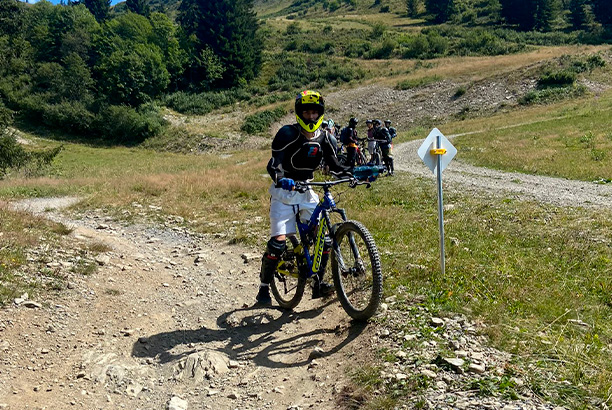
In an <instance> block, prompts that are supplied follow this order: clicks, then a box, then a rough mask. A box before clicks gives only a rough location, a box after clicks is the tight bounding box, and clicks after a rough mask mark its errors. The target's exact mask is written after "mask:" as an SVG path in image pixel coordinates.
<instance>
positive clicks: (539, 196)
mask: <svg viewBox="0 0 612 410" xmlns="http://www.w3.org/2000/svg"><path fill="white" fill-rule="evenodd" d="M447 138H448V139H449V140H452V138H453V136H447ZM422 143H423V141H422V140H418V141H410V142H406V143H403V144H398V145H397V146H396V147H394V152H393V154H394V158H395V168H396V169H397V170H400V171H406V172H410V173H412V174H415V175H418V176H422V177H426V178H431V179H434V180H435V175H433V173H432V172H431V170H430V169H429V168H428V167H427V166H426V165H425V164H424V163H423V161H422V160H421V158H419V156H418V155H417V150H418V148H419V147H420V146H421V144H422ZM442 179H443V182H444V184H445V186H446V187H449V188H450V189H461V190H465V189H469V190H472V191H475V192H482V191H489V192H490V191H493V192H498V193H500V194H502V195H507V196H510V197H513V198H516V199H521V200H525V199H527V200H535V201H540V202H546V203H550V204H553V205H557V206H576V207H612V184H606V185H602V184H596V183H594V182H583V181H571V180H568V179H563V178H552V177H547V176H541V175H527V174H521V173H518V172H503V171H496V170H493V169H488V168H483V167H475V166H473V165H469V164H466V163H463V162H462V161H461V159H460V158H459V157H458V156H456V157H455V158H454V159H453V161H452V162H451V163H450V164H449V165H448V167H447V168H446V169H445V170H444V172H443V175H442Z"/></svg>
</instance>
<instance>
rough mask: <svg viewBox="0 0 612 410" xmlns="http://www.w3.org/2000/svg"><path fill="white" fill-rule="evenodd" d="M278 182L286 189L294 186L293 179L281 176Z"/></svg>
mask: <svg viewBox="0 0 612 410" xmlns="http://www.w3.org/2000/svg"><path fill="white" fill-rule="evenodd" d="M278 184H279V185H280V187H281V188H283V189H286V190H287V191H293V188H295V181H294V180H293V179H291V178H281V179H280V181H278Z"/></svg>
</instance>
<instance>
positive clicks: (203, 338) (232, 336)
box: [132, 301, 367, 368]
mask: <svg viewBox="0 0 612 410" xmlns="http://www.w3.org/2000/svg"><path fill="white" fill-rule="evenodd" d="M331 303H332V301H329V302H328V303H327V304H326V305H328V304H331ZM326 305H325V306H326ZM325 306H323V307H325ZM323 307H317V308H314V309H310V310H306V311H301V312H290V311H284V310H281V312H282V313H281V315H280V316H278V317H276V315H273V314H272V313H273V312H274V310H262V309H254V308H243V309H235V310H232V311H229V312H226V313H224V314H222V315H221V316H219V317H218V318H217V326H218V327H219V329H208V328H206V327H202V328H199V329H192V330H184V329H181V330H175V331H171V332H164V333H158V334H156V335H152V336H149V337H147V338H146V339H145V340H142V341H141V340H139V341H137V342H136V343H134V345H133V347H132V356H133V357H142V358H145V357H150V358H156V359H157V360H158V361H159V362H160V363H162V364H163V363H169V362H174V361H179V360H180V359H181V358H183V357H186V356H189V355H190V354H192V353H196V352H198V351H202V350H203V349H208V350H216V351H219V352H223V353H225V354H226V355H227V356H228V357H229V358H230V359H232V360H252V361H254V362H255V363H256V364H257V365H258V366H265V367H271V368H286V367H299V366H304V365H306V364H308V363H309V361H310V360H309V358H308V353H309V352H310V351H311V349H314V347H316V346H319V345H320V344H321V342H322V341H323V339H322V338H321V337H317V336H322V335H324V334H326V333H337V332H338V328H339V326H337V323H330V322H325V321H322V322H321V323H320V325H319V324H317V329H316V330H310V331H306V332H302V333H301V332H299V331H294V332H293V333H292V334H291V335H287V333H285V331H283V327H284V326H285V325H288V324H289V323H291V322H293V321H296V320H297V321H306V320H313V319H315V318H317V317H318V316H319V315H321V313H323ZM248 312H252V313H253V314H252V315H245V316H242V318H241V320H240V321H238V322H237V321H232V320H229V319H230V318H231V317H233V316H241V315H243V314H244V313H248ZM277 312H278V310H277ZM366 326H367V324H366V323H359V322H351V325H350V327H349V330H348V333H347V334H346V337H344V338H343V339H341V340H339V342H338V343H337V344H334V345H332V346H330V347H329V348H325V349H323V350H322V351H320V352H319V354H320V356H321V357H325V356H329V355H332V354H334V353H336V352H338V351H340V350H341V349H342V348H343V347H344V346H346V345H348V344H349V343H351V342H352V341H353V340H354V339H355V338H356V337H357V336H359V335H360V334H361V333H362V332H363V330H364V329H365V328H366ZM334 340H336V339H334ZM213 342H218V343H213ZM220 344H223V347H219V345H220ZM265 344H267V346H265V347H262V345H265ZM327 346H329V342H327ZM185 347H188V348H187V349H185ZM174 350H176V351H174ZM173 351H174V352H173ZM296 357H298V359H296Z"/></svg>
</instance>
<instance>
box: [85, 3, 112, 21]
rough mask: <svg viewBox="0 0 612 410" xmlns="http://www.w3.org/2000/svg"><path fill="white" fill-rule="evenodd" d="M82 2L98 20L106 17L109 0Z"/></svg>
mask: <svg viewBox="0 0 612 410" xmlns="http://www.w3.org/2000/svg"><path fill="white" fill-rule="evenodd" d="M83 2H84V3H85V7H87V8H88V9H89V11H90V12H91V14H93V15H94V17H95V18H96V20H98V21H99V22H101V21H104V20H106V19H107V18H108V14H109V12H110V4H111V0H84V1H83Z"/></svg>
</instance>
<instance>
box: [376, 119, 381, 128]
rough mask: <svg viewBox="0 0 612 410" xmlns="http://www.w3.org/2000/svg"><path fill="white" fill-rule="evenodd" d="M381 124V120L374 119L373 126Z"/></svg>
mask: <svg viewBox="0 0 612 410" xmlns="http://www.w3.org/2000/svg"><path fill="white" fill-rule="evenodd" d="M381 125H382V121H381V120H374V126H375V127H380V126H381Z"/></svg>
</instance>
